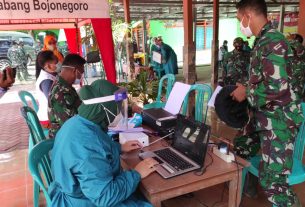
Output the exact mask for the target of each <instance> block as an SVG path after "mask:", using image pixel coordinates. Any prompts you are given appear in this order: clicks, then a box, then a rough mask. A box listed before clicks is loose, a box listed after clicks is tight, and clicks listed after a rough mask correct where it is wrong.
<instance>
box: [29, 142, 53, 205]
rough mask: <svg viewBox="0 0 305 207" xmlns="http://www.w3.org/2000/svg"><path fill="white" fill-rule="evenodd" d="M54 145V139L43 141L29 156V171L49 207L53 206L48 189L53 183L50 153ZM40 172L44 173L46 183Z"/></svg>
mask: <svg viewBox="0 0 305 207" xmlns="http://www.w3.org/2000/svg"><path fill="white" fill-rule="evenodd" d="M53 145H54V139H48V140H43V141H41V142H39V143H38V144H37V145H35V146H34V147H33V149H32V150H31V152H30V155H29V170H30V172H31V175H32V177H33V179H34V180H35V182H36V183H38V185H39V187H40V188H41V189H42V191H43V194H44V196H45V198H46V202H47V206H48V207H49V206H51V199H50V196H49V194H48V190H47V188H48V187H49V186H50V184H51V182H52V181H53V176H52V172H51V160H50V157H49V152H50V151H51V150H52V148H53ZM40 172H43V173H42V175H43V176H44V181H45V182H44V181H43V179H42V176H41V174H40ZM44 183H45V184H46V185H45V184H44ZM34 205H35V204H34Z"/></svg>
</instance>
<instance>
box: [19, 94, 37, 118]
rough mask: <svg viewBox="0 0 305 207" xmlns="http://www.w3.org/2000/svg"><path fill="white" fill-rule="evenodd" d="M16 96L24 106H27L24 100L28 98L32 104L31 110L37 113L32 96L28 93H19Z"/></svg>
mask: <svg viewBox="0 0 305 207" xmlns="http://www.w3.org/2000/svg"><path fill="white" fill-rule="evenodd" d="M18 96H19V98H20V99H21V102H22V103H23V105H24V106H29V104H28V102H27V100H26V98H27V97H28V98H29V99H30V100H31V104H32V107H33V109H34V110H35V112H36V113H37V112H38V104H37V102H36V100H35V98H34V96H33V95H32V94H31V93H30V92H28V91H19V92H18Z"/></svg>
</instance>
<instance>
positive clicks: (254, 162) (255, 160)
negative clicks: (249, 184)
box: [248, 155, 262, 177]
mask: <svg viewBox="0 0 305 207" xmlns="http://www.w3.org/2000/svg"><path fill="white" fill-rule="evenodd" d="M261 159H262V156H261V155H256V156H254V157H252V158H251V159H250V162H251V165H250V166H249V168H248V171H249V172H251V173H252V174H253V175H255V176H256V177H258V169H259V163H260V161H261Z"/></svg>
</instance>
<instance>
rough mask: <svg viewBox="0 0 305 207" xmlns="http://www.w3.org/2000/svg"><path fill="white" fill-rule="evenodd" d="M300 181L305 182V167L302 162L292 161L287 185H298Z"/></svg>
mask: <svg viewBox="0 0 305 207" xmlns="http://www.w3.org/2000/svg"><path fill="white" fill-rule="evenodd" d="M300 180H301V181H302V180H305V166H304V165H303V163H302V160H299V159H295V158H294V159H293V166H292V173H291V174H290V175H289V177H288V181H289V185H295V184H299V183H300Z"/></svg>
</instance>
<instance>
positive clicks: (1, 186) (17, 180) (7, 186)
mask: <svg viewBox="0 0 305 207" xmlns="http://www.w3.org/2000/svg"><path fill="white" fill-rule="evenodd" d="M25 176H26V173H25V171H24V170H22V171H15V172H12V173H6V174H0V193H1V192H4V191H10V190H12V189H16V188H19V187H21V186H25V185H26V178H25Z"/></svg>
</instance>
